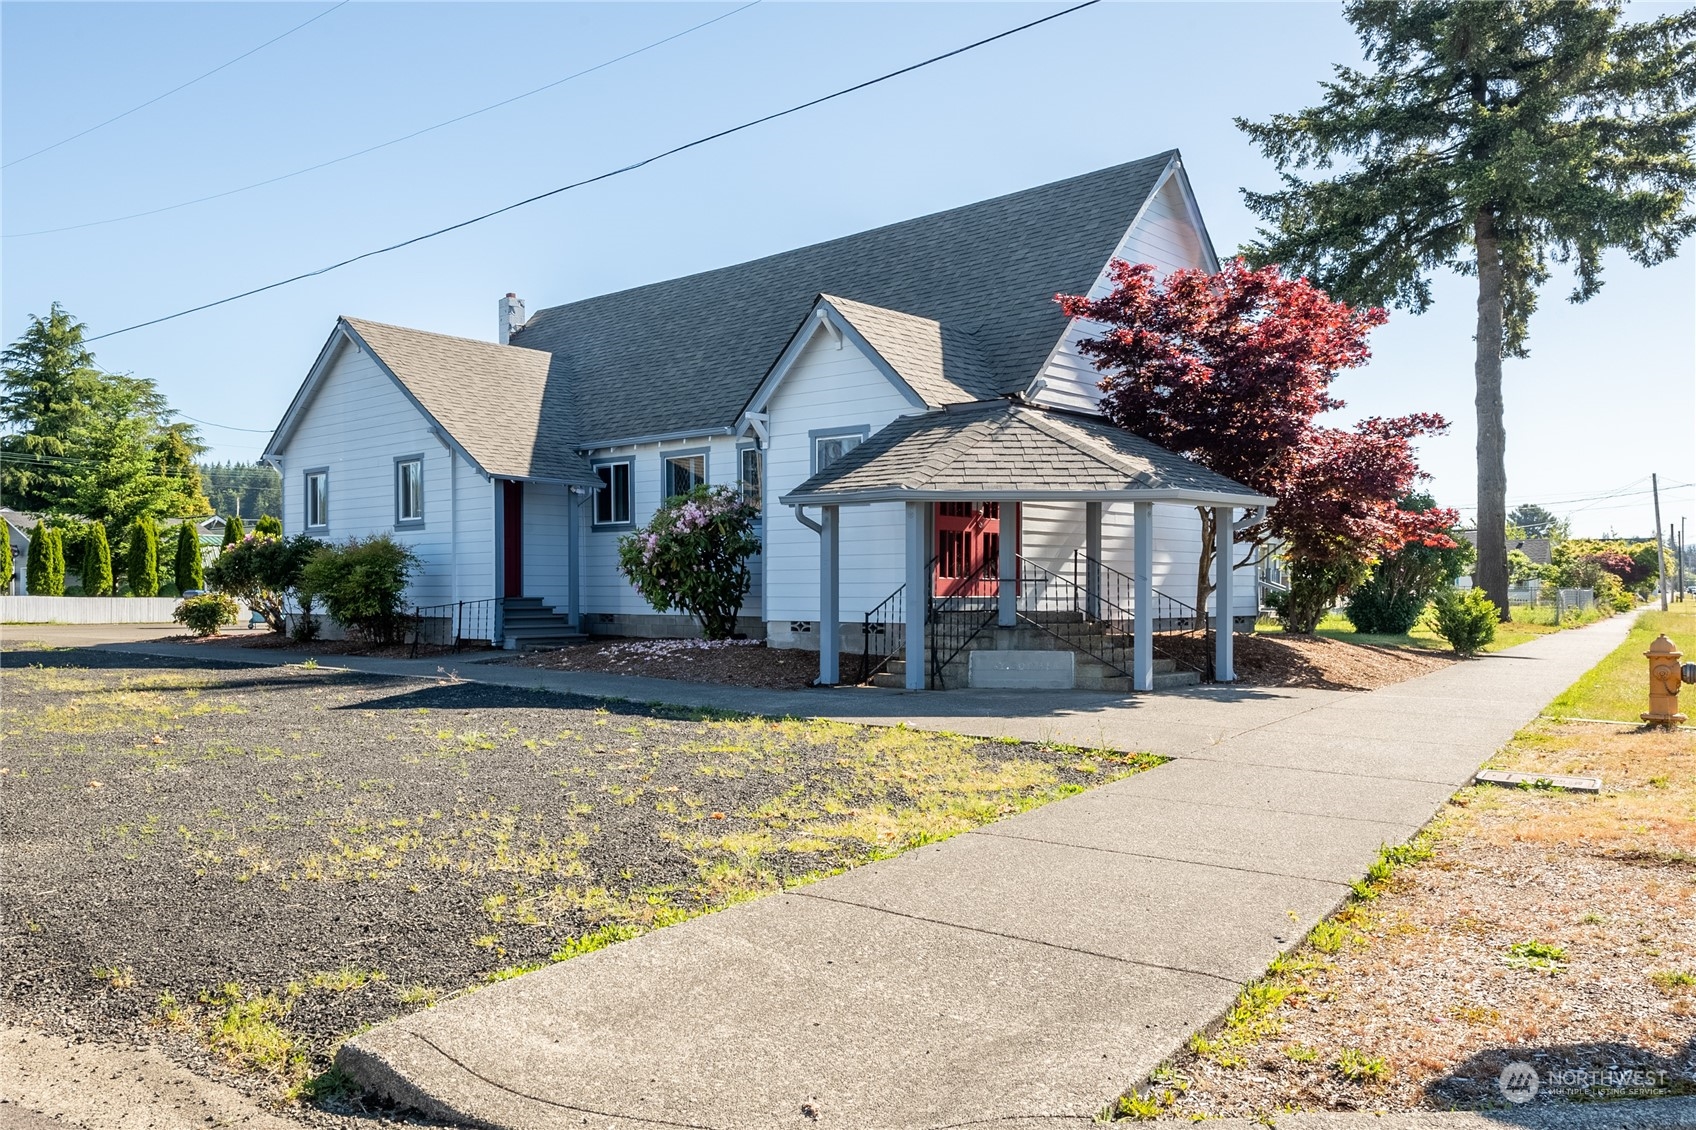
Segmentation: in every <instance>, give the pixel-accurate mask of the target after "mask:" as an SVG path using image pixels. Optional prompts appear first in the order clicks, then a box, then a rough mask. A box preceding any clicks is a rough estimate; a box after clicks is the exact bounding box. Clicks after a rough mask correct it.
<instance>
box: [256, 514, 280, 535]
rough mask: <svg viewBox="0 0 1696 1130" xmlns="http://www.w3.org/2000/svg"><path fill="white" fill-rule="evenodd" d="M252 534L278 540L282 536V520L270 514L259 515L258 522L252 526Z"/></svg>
mask: <svg viewBox="0 0 1696 1130" xmlns="http://www.w3.org/2000/svg"><path fill="white" fill-rule="evenodd" d="M253 532H254V533H256V534H270V535H272V536H273V537H279V538H280V537H282V536H283V520H282V519H281V518H278V517H276V516H274V515H271V514H261V515H260V516H259V521H257V522H255V523H254V524H253Z"/></svg>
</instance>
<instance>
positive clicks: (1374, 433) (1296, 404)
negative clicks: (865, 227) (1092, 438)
mask: <svg viewBox="0 0 1696 1130" xmlns="http://www.w3.org/2000/svg"><path fill="white" fill-rule="evenodd" d="M1109 270H1110V272H1111V276H1112V279H1113V290H1112V292H1111V293H1109V294H1108V295H1106V296H1105V297H1102V298H1089V297H1087V296H1083V295H1057V296H1056V300H1057V301H1058V302H1059V303H1060V308H1061V309H1062V310H1063V311H1064V312H1065V313H1066V315H1067V316H1068V317H1071V318H1081V319H1085V320H1086V321H1088V322H1091V323H1095V324H1096V325H1098V326H1100V327H1101V332H1100V333H1099V334H1098V335H1096V336H1092V337H1089V338H1086V339H1084V340H1083V341H1081V342H1080V343H1079V345H1078V349H1079V351H1080V352H1081V353H1083V355H1084V356H1086V357H1088V358H1090V359H1091V361H1092V362H1093V363H1094V365H1095V367H1096V368H1097V369H1099V370H1100V371H1101V372H1102V373H1103V374H1104V376H1103V377H1102V379H1101V384H1100V388H1101V393H1102V397H1101V411H1102V412H1103V414H1105V415H1106V416H1107V418H1108V419H1110V420H1112V421H1113V422H1114V423H1115V424H1117V425H1119V426H1120V427H1122V428H1124V429H1126V430H1127V431H1131V432H1135V433H1136V434H1137V435H1140V436H1142V437H1144V438H1146V439H1149V440H1152V441H1153V442H1155V443H1157V444H1159V445H1160V446H1162V447H1164V448H1166V449H1167V450H1169V451H1173V452H1176V453H1177V454H1179V455H1182V456H1184V457H1185V458H1188V459H1193V460H1195V461H1196V462H1197V463H1200V464H1201V465H1203V466H1205V467H1207V468H1209V469H1211V470H1214V471H1217V472H1219V473H1220V474H1221V475H1224V476H1226V477H1228V478H1231V479H1234V480H1236V481H1237V482H1239V483H1242V484H1243V485H1244V486H1247V487H1250V488H1252V489H1254V490H1255V491H1257V492H1258V493H1260V494H1266V495H1271V496H1273V497H1275V498H1277V499H1278V502H1277V504H1276V505H1275V506H1273V507H1271V509H1270V510H1269V512H1268V513H1267V514H1266V516H1265V517H1264V518H1262V519H1261V520H1260V521H1257V522H1254V523H1252V524H1250V525H1248V526H1246V527H1244V528H1242V529H1239V530H1238V531H1237V533H1236V541H1237V543H1238V544H1240V545H1243V546H1244V547H1245V550H1246V552H1245V555H1244V559H1243V562H1242V563H1243V564H1246V563H1247V562H1248V561H1249V560H1251V559H1252V558H1253V557H1254V555H1255V554H1256V553H1257V552H1258V551H1259V549H1260V547H1262V546H1264V545H1265V544H1267V543H1268V542H1270V541H1273V540H1276V541H1279V542H1281V543H1282V544H1283V547H1284V552H1285V553H1286V555H1287V556H1288V558H1289V560H1290V562H1291V565H1292V568H1293V569H1294V570H1296V571H1300V570H1301V569H1303V568H1304V567H1305V568H1307V569H1308V570H1310V571H1311V572H1315V573H1317V572H1323V571H1327V570H1329V571H1330V572H1331V573H1333V574H1339V573H1340V574H1341V575H1347V574H1350V573H1351V572H1352V573H1353V574H1354V575H1356V576H1357V577H1358V575H1359V574H1360V573H1361V572H1362V571H1363V569H1355V570H1352V571H1351V570H1350V569H1346V568H1345V569H1342V570H1340V571H1339V570H1338V569H1336V566H1338V565H1339V564H1347V563H1351V562H1352V563H1357V564H1358V565H1360V566H1364V565H1365V563H1367V562H1369V561H1370V560H1372V559H1373V558H1375V557H1377V556H1380V555H1382V554H1386V553H1392V552H1394V551H1395V550H1397V549H1399V548H1401V547H1402V546H1403V545H1405V544H1407V543H1408V542H1410V541H1421V542H1423V543H1425V544H1427V545H1432V546H1437V547H1443V548H1447V547H1449V546H1452V545H1453V544H1454V543H1453V542H1452V541H1450V540H1449V538H1448V536H1447V534H1446V533H1445V532H1444V531H1445V530H1447V529H1448V528H1449V527H1451V526H1452V525H1453V524H1454V522H1455V519H1456V515H1455V513H1454V511H1452V510H1445V509H1433V510H1426V511H1417V512H1416V511H1409V510H1403V509H1402V508H1401V506H1400V505H1399V501H1400V500H1401V499H1403V498H1406V497H1407V496H1408V494H1410V493H1411V491H1412V488H1413V486H1414V484H1415V483H1416V482H1417V481H1418V480H1420V479H1422V478H1425V477H1426V476H1425V474H1424V473H1423V472H1422V471H1420V469H1419V464H1418V462H1417V460H1416V459H1415V456H1414V451H1413V442H1412V441H1413V440H1415V439H1416V438H1418V437H1419V436H1422V435H1431V434H1435V433H1440V432H1443V431H1445V430H1447V428H1448V422H1447V421H1446V420H1444V419H1443V418H1442V417H1441V416H1438V415H1435V414H1432V413H1415V414H1413V415H1408V416H1399V417H1396V418H1394V419H1383V418H1379V417H1373V418H1371V419H1368V420H1363V421H1361V422H1360V423H1359V424H1357V425H1355V427H1354V428H1352V429H1345V428H1335V427H1327V426H1324V425H1321V424H1320V423H1319V422H1318V419H1319V417H1320V416H1321V415H1323V414H1325V413H1327V412H1332V411H1335V410H1337V409H1340V408H1342V407H1344V402H1343V401H1341V400H1338V399H1337V398H1336V397H1334V396H1332V395H1331V382H1332V381H1333V380H1335V379H1336V375H1337V373H1338V372H1340V371H1341V370H1344V369H1352V368H1356V367H1358V366H1360V365H1363V364H1365V363H1366V362H1367V361H1368V360H1369V359H1370V358H1371V355H1372V354H1371V350H1370V349H1369V348H1368V346H1367V341H1366V339H1367V335H1368V334H1369V333H1370V332H1371V331H1372V330H1373V329H1374V328H1376V327H1378V326H1381V325H1383V324H1384V322H1385V321H1386V320H1387V316H1386V315H1385V313H1384V311H1383V310H1382V309H1379V308H1377V307H1365V308H1362V307H1356V306H1350V305H1349V304H1347V303H1345V302H1338V301H1336V300H1334V299H1332V298H1331V297H1330V296H1329V295H1327V294H1326V293H1325V292H1324V291H1322V290H1320V289H1319V288H1318V287H1316V286H1314V285H1313V284H1312V283H1310V282H1308V281H1307V280H1306V279H1292V278H1287V277H1285V276H1284V274H1283V273H1282V272H1281V271H1280V270H1279V269H1278V268H1277V267H1276V266H1269V267H1262V268H1260V269H1259V270H1251V269H1250V268H1249V267H1248V266H1247V265H1246V264H1245V263H1244V262H1243V261H1242V260H1240V259H1233V260H1231V261H1229V262H1227V263H1225V264H1224V265H1223V266H1222V267H1221V268H1220V270H1219V271H1217V272H1215V273H1209V272H1207V271H1201V270H1178V271H1173V272H1172V273H1170V274H1168V275H1167V276H1166V277H1165V278H1164V279H1160V278H1158V277H1157V274H1156V269H1155V268H1154V267H1153V266H1152V265H1150V264H1148V263H1137V264H1132V263H1128V262H1125V261H1123V260H1115V261H1114V262H1113V263H1112V265H1111V267H1110V268H1109ZM1199 509H1200V510H1201V518H1202V543H1201V548H1202V555H1201V561H1200V565H1199V569H1198V576H1197V578H1196V607H1197V608H1205V607H1206V601H1207V597H1208V595H1209V594H1210V593H1212V591H1213V584H1212V581H1211V579H1210V577H1209V574H1210V573H1211V571H1212V565H1213V547H1214V545H1215V544H1216V542H1215V540H1214V526H1213V512H1212V511H1211V510H1210V509H1207V508H1199ZM1343 584H1346V582H1343ZM1339 587H1341V586H1339ZM1335 595H1337V594H1336V593H1333V594H1332V596H1335Z"/></svg>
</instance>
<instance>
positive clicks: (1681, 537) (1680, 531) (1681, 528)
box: [1678, 517, 1684, 602]
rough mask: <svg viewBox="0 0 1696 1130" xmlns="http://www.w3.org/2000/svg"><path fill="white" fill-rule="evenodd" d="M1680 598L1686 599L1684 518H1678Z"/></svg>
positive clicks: (1680, 599) (1681, 599)
mask: <svg viewBox="0 0 1696 1130" xmlns="http://www.w3.org/2000/svg"><path fill="white" fill-rule="evenodd" d="M1678 599H1679V601H1680V602H1682V601H1683V600H1684V519H1683V518H1682V517H1681V518H1679V520H1678Z"/></svg>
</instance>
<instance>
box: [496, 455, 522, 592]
mask: <svg viewBox="0 0 1696 1130" xmlns="http://www.w3.org/2000/svg"><path fill="white" fill-rule="evenodd" d="M501 566H502V574H503V576H502V578H501V579H502V581H503V582H504V586H503V588H502V590H501V595H502V596H523V595H524V484H523V483H521V482H516V481H514V480H512V479H506V480H503V481H502V482H501Z"/></svg>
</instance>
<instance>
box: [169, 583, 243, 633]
mask: <svg viewBox="0 0 1696 1130" xmlns="http://www.w3.org/2000/svg"><path fill="white" fill-rule="evenodd" d="M240 615H241V606H240V605H239V604H237V603H236V602H235V601H233V600H231V599H230V598H229V597H227V596H225V595H224V594H223V593H221V592H209V593H203V594H201V595H200V596H191V597H187V598H185V599H184V600H183V602H182V603H181V604H178V605H177V607H176V611H174V612H172V613H171V619H173V620H175V621H176V622H177V623H179V624H182V625H184V626H185V627H187V628H188V629H189V630H190V631H191V632H193V633H194V634H195V635H197V636H213V635H217V634H218V629H219V628H221V627H223V626H224V625H225V624H234V623H235V622H236V617H238V616H240Z"/></svg>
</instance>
